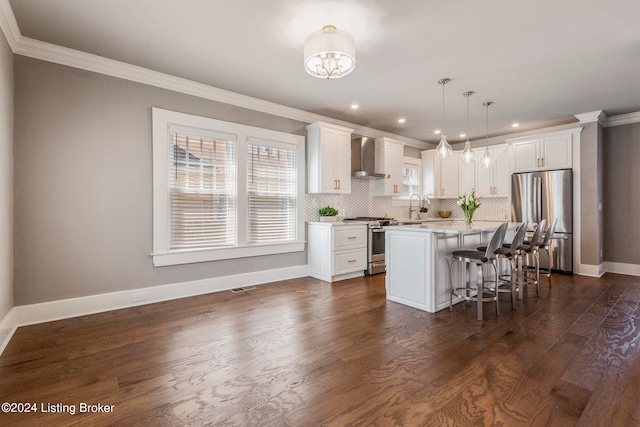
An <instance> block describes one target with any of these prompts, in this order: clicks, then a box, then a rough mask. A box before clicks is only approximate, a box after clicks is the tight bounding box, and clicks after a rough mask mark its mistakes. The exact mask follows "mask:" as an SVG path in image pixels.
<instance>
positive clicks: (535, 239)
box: [529, 219, 547, 249]
mask: <svg viewBox="0 0 640 427" xmlns="http://www.w3.org/2000/svg"><path fill="white" fill-rule="evenodd" d="M546 226H547V220H546V219H543V220H541V221H540V222H539V223H538V225H537V226H536V229H535V230H534V232H533V236H531V241H530V243H529V247H530V248H532V249H533V248H538V247H540V244H541V243H542V232H543V231H544V229H545V227H546Z"/></svg>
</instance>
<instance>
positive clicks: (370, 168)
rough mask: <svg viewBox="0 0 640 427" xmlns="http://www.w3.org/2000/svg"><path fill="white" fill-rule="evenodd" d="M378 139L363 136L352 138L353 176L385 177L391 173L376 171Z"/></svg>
mask: <svg viewBox="0 0 640 427" xmlns="http://www.w3.org/2000/svg"><path fill="white" fill-rule="evenodd" d="M375 168H376V140H375V139H373V138H367V137H361V138H355V139H352V140H351V177H352V178H359V179H384V178H389V175H387V174H384V173H379V172H376V170H375Z"/></svg>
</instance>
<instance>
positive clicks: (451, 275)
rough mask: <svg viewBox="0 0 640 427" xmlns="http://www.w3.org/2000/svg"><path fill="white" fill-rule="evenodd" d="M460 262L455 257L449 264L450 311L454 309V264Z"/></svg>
mask: <svg viewBox="0 0 640 427" xmlns="http://www.w3.org/2000/svg"><path fill="white" fill-rule="evenodd" d="M457 262H458V260H457V259H454V260H453V262H452V263H451V265H450V266H449V311H452V310H453V308H452V307H453V266H454V265H456V263H457Z"/></svg>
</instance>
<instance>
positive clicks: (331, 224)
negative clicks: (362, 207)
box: [307, 221, 369, 227]
mask: <svg viewBox="0 0 640 427" xmlns="http://www.w3.org/2000/svg"><path fill="white" fill-rule="evenodd" d="M368 223H369V222H368V221H309V222H307V224H314V225H325V226H327V227H340V226H343V225H367V224H368Z"/></svg>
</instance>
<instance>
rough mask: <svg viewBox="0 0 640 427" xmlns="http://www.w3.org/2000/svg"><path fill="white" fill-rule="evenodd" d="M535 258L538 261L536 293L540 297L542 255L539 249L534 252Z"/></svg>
mask: <svg viewBox="0 0 640 427" xmlns="http://www.w3.org/2000/svg"><path fill="white" fill-rule="evenodd" d="M533 258H534V261H535V263H536V295H538V297H540V255H539V254H538V251H534V252H533Z"/></svg>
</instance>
